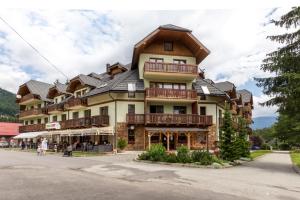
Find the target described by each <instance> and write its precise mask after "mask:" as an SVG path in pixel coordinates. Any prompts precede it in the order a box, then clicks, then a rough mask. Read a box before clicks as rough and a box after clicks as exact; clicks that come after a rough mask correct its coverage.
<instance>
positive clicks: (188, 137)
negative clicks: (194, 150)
mask: <svg viewBox="0 0 300 200" xmlns="http://www.w3.org/2000/svg"><path fill="white" fill-rule="evenodd" d="M187 146H188V149H189V150H190V149H191V133H190V132H188V133H187Z"/></svg>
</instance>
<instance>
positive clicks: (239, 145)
mask: <svg viewBox="0 0 300 200" xmlns="http://www.w3.org/2000/svg"><path fill="white" fill-rule="evenodd" d="M247 137H248V130H247V125H246V121H245V119H244V118H242V117H239V119H238V133H237V137H236V140H235V147H236V148H235V149H236V150H237V154H238V155H239V157H249V156H250V149H249V148H250V143H249V142H248V140H247Z"/></svg>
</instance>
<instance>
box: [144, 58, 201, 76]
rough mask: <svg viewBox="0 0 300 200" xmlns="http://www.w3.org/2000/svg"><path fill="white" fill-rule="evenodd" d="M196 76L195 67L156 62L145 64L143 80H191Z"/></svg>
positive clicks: (196, 69) (196, 68) (196, 67)
mask: <svg viewBox="0 0 300 200" xmlns="http://www.w3.org/2000/svg"><path fill="white" fill-rule="evenodd" d="M197 76H198V66H197V65H190V64H175V63H158V62H145V65H144V77H145V78H151V79H152V78H163V79H170V78H171V79H172V78H173V79H174V78H178V79H180V80H193V79H194V78H196V77H197Z"/></svg>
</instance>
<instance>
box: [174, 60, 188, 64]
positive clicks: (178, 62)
mask: <svg viewBox="0 0 300 200" xmlns="http://www.w3.org/2000/svg"><path fill="white" fill-rule="evenodd" d="M173 63H175V64H186V60H180V59H174V60H173Z"/></svg>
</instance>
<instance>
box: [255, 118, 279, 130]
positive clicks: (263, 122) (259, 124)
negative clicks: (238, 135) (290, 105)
mask: <svg viewBox="0 0 300 200" xmlns="http://www.w3.org/2000/svg"><path fill="white" fill-rule="evenodd" d="M276 118H277V117H275V116H269V117H256V118H253V122H254V123H253V124H252V129H254V130H255V129H261V128H268V127H271V126H272V125H273V124H274V123H275V122H276V121H277V119H276Z"/></svg>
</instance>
